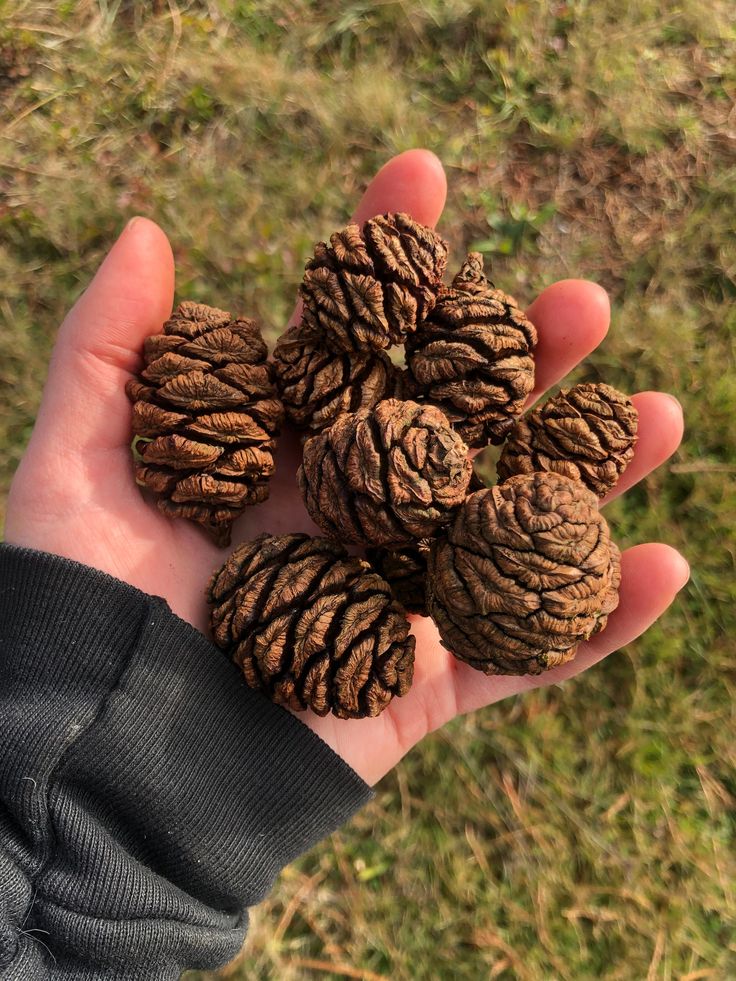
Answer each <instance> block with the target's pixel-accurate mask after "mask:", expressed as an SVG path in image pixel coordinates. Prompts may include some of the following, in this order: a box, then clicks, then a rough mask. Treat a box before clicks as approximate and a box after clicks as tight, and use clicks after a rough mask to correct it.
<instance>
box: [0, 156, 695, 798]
mask: <svg viewBox="0 0 736 981" xmlns="http://www.w3.org/2000/svg"><path fill="white" fill-rule="evenodd" d="M445 196H446V181H445V175H444V172H443V169H442V166H441V164H440V162H439V160H438V159H437V158H436V157H435V156H434V155H433V154H431V153H429V152H428V151H425V150H410V151H407V152H406V153H403V154H401V155H399V156H397V157H394V158H393V159H392V160H390V161H389V162H388V163H387V164H386V165H385V166H384V167H383V168H382V169H381V170H380V171H379V173H378V174H377V175H376V177H375V178H374V179H373V181H372V182H371V184H370V185H369V186H368V188H367V190H366V192H365V194H364V196H363V198H362V200H361V201H360V203H359V205H358V207H357V209H356V211H355V214H354V217H355V218H356V219H357V220H358V221H363V220H365V219H366V218H368V217H370V216H372V215H374V214H380V213H383V212H386V211H406V212H409V213H410V214H411V215H412V216H413V217H414V218H415V219H417V220H418V221H421V222H424V223H425V224H428V225H435V224H436V222H437V221H438V219H439V217H440V214H441V212H442V209H443V206H444V202H445ZM455 260H456V261H455V264H456V265H457V264H459V262H460V261H461V257H455ZM173 299H174V260H173V257H172V253H171V247H170V245H169V242H168V240H167V238H166V236H165V234H164V232H163V231H162V230H161V229H160V228H159V227H158V226H157V225H155V224H154V223H153V222H152V221H149V220H147V219H145V218H137V219H134V220H133V222H132V223H131V224H129V225H128V226H127V227H126V228H125V230H124V231H123V233H122V234H121V236H120V238H119V239H118V240H117V242H116V243H115V245H114V246H113V247H112V249H111V251H110V253H109V254H108V256H107V258H106V259H105V261H104V262H103V263H102V265H101V267H100V269H99V270H98V272H97V274H96V276H95V278H94V279H93V281H92V282H91V283H90V285H89V287H88V288H87V290H86V291H85V293H84V294H83V295H82V296H81V297H80V299H79V300H78V301H77V303H76V305H75V306H74V308H73V309H72V310H71V312H70V313H69V314H68V316H67V317H66V319H65V320H64V323H63V324H62V325H61V328H60V330H59V335H58V339H57V343H56V347H55V349H54V354H53V358H52V362H51V366H50V370H49V375H48V380H47V383H46V387H45V390H44V395H43V402H42V405H41V409H40V411H39V414H38V419H37V422H36V426H35V428H34V431H33V436H32V438H31V441H30V444H29V446H28V449H27V451H26V454H25V456H24V457H23V460H22V462H21V464H20V466H19V468H18V471H17V473H16V475H15V478H14V480H13V483H12V486H11V489H10V496H9V500H8V508H7V521H6V541H8V542H10V543H12V544H16V545H24V546H28V547H30V548H35V549H40V550H42V551H46V552H52V553H54V554H57V555H62V556H66V557H68V558H70V559H75V560H76V561H78V562H82V563H84V564H86V565H89V566H93V567H94V568H97V569H101V570H103V571H104V572H108V573H110V574H111V575H113V576H116V577H117V578H118V579H122V580H124V581H125V582H127V583H130V584H131V585H133V586H136V587H138V588H139V589H141V590H143V591H144V592H147V593H152V594H154V595H157V596H163V597H164V598H165V599H166V601H167V602H168V604H169V606H170V607H171V609H172V610H173V611H174V613H176V614H177V615H178V616H180V617H181V618H182V619H184V620H186V621H188V622H189V623H191V624H193V625H194V626H195V627H197V628H198V629H199V630H201V631H203V632H204V633H207V608H206V604H205V600H204V586H205V584H206V581H207V578H208V577H209V575H210V574H211V572H213V571H214V570H215V569H216V568H217V567H218V566H219V565H220V564H221V563H222V562H223V561H224V559H225V557H226V556H227V554H228V550H227V549H218V548H216V547H215V546H214V545H213V544H212V542H211V541H210V540H209V539H208V538H207V536H206V534H205V533H204V532H203V531H202V530H201V529H200V528H198V527H196V526H194V525H192V524H190V523H189V522H187V521H182V520H179V521H171V520H170V519H168V518H166V517H164V516H163V515H162V514H160V513H159V512H158V511H157V510H156V508H155V507H154V506H152V503H151V501H150V500H149V499H145V498H144V497H143V495H142V494H141V492H140V490H139V488H138V487H137V486H136V484H135V480H134V478H133V470H132V464H131V453H130V441H131V435H130V405H129V403H128V401H127V398H126V396H125V392H124V386H125V381H126V379H127V378H128V377H129V376H130V374H131V373H133V372H135V371H136V370H137V369H138V367H139V365H140V354H139V352H140V350H141V347H142V344H143V340H144V338H145V337H146V336H147V335H148V334H153V333H157V332H158V331H159V330H160V328H161V325H162V324H163V322H164V321H165V320H166V319H167V318H168V316H169V314H170V312H171V309H172V305H173ZM519 299H521V298H519ZM233 312H234V313H236V312H237V313H242V314H245V315H247V313H248V311H246V310H239V311H233ZM527 313H528V315H529V317H530V318H531V320H532V321H533V322H534V324H535V325H536V327H537V330H538V333H539V344H538V347H537V350H536V353H535V360H536V381H537V384H536V388H535V391H534V393H533V395H532V397H531V399H530V405H531V404H532V402H533V401H535V400H536V399H538V398H539V397H540V396H541V395H542V394H543V393H544V392H545V391H546V390H547V389H548V388H549V387H550V386H551V385H554V384H556V383H558V382H560V381H561V380H562V379H564V377H565V376H566V375H567V374H568V372H569V371H570V370H571V369H572V368H574V367H575V365H576V364H578V362H580V361H581V360H582V359H583V358H585V357H586V356H587V355H588V354H589V353H590V352H591V351H593V350H594V349H595V348H596V347H597V346H598V345H599V344H600V343H601V341H602V340H603V338H604V337H605V335H606V333H607V331H608V326H609V315H610V308H609V302H608V297H607V296H606V293H605V292H604V291H603V290H602V289H601V288H600V287H599V286H596V285H595V284H594V283H590V282H586V281H584V280H574V279H568V280H564V281H562V282H558V283H555V284H553V285H551V286H549V287H548V288H547V289H545V290H544V291H543V292H542V293H541V294H540V295H539V296H538V297H537V299H536V300H535V301H534V302H533V303H532V304H531V306H530V307H529V308H528V310H527ZM634 402H635V404H636V407H637V409H638V411H639V441H638V444H637V447H636V453H635V455H634V458H633V460H632V461H631V463H630V464H629V466H628V468H627V469H626V471H625V473H624V474H623V476H622V478H621V480H620V482H619V484H618V486H617V487H616V488H615V490H614V492H613V493H612V494H611V495H609V498H608V499H607V500H610V499H611V498H613V497H615V496H617V495H619V494H621V493H623V492H624V491H626V490H627V489H628V488H629V487H631V486H632V485H633V484H635V483H637V482H638V481H640V480H641V479H642V478H644V477H646V475H647V474H649V473H650V472H651V471H652V470H654V469H655V468H656V467H658V466H659V465H660V464H661V463H663V462H664V461H665V460H666V459H667V458H668V457H669V456H670V455H671V454H672V453H674V451H675V450H676V449H677V447H678V445H679V443H680V439H681V437H682V428H683V423H682V412H681V410H680V406H679V403H678V402H677V400H676V399H674V398H673V397H672V396H669V395H666V394H664V393H659V392H641V393H639V394H638V395H636V396H634ZM299 453H300V450H299V442H298V439H297V438H296V436H294V435H293V434H285V436H284V437H283V438H282V440H281V443H280V447H279V451H278V455H277V470H276V475H275V477H274V479H273V481H272V488H271V496H270V499H269V501H268V502H267V503H265V504H263V505H261V506H259V507H257V508H253V509H251V510H250V511H248V512H247V513H246V514H245V515H244V516H243V517H242V518H240V519H239V521H238V522H237V523H236V525H235V529H234V535H233V545H235V544H237V543H238V542H240V541H244V540H247V539H250V538H253V537H255V536H256V535H257V534H260V533H261V532H263V531H267V532H271V533H274V534H283V533H286V532H291V531H307V532H310V533H312V534H319V530H318V529H317V528H316V527H315V526H314V525H313V524H312V522H311V520H310V518H309V517H308V515H307V513H306V511H305V509H304V506H303V504H302V502H301V499H300V497H299V493H298V491H297V487H296V481H295V473H296V468H297V466H298V462H299ZM604 503H605V502H604ZM613 533H614V536H615V528H614V529H613ZM688 576H689V569H688V565H687V562H686V561H685V559H684V558H683V557H682V556H681V555H680V554H679V553H678V552H677V551H675V549H673V548H671V547H670V546H668V545H664V544H658V543H652V542H650V543H647V544H642V545H636V546H634V547H633V548H630V549H628V550H627V551H625V552H624V554H623V561H622V582H621V598H620V604H619V607H618V609H617V610H616V612H615V613H614V614H613V615H612V616H611V617H610V619H609V622H608V625H607V627H606V629H605V630H604V631H603V632H602V633H600V634H599V635H597V636H596V637H595V638H593V639H592V640H591V641H589V642H588V643H586V644H583V645H582V646H581V647H580V648H579V651H578V654H577V657H576V658H575V660H574V661H572V662H571V663H569V664H567V665H564V666H563V667H561V668H557V669H555V670H553V671H549V672H547V673H546V674H543V675H541V676H538V677H493V676H491V677H487V676H485V675H483V674H482V673H480V672H478V671H475V670H473V669H472V668H470V667H468V666H467V665H465V664H462V663H461V662H459V661H457V660H456V659H455V658H454V657H453V656H452V655H451V654H449V653H448V652H447V651H446V650H445V649H444V648H443V647H442V646H441V644H440V642H439V637H438V635H437V631H436V630H435V628H434V625H433V624H432V622H431V621H430V620H427V619H424V618H421V617H411V618H410V619H411V621H412V631H413V632H414V634H415V635H416V638H417V650H416V665H415V673H414V684H413V686H412V688H411V690H410V691H409V693H408V694H407V695H406V696H404V697H403V698H396V699H394V700H393V701H392V702H391V704H390V705H389V707H388V708H387V709H386V711H384V712H383V714H382V715H380V716H379V717H378V718H375V719H362V720H360V721H354V720H349V721H343V720H338V719H335V718H334V717H333V716H327V717H325V718H319V717H318V716H316V715H314V714H313V713H312V712H304V713H300V715H299V717H300V718H301V720H302V721H303V722H304V723H305V724H306V725H307V726H309V727H310V728H311V729H313V730H314V731H315V732H316V733H317V734H318V735H319V736H320V737H321V738H322V739H323V740H324V741H325V742H326V743H328V744H329V745H330V746H331V747H332V749H334V750H335V752H336V753H338V754H339V755H340V756H341V757H343V759H344V760H346V761H347V763H349V764H350V766H351V767H353V769H354V770H356V771H357V773H359V774H360V776H361V777H363V779H364V780H366V781H367V782H368V783H369V784H373V783H375V782H376V781H377V780H379V779H380V778H381V777H382V776H383V775H384V774H385V773H387V772H388V771H389V770H390V769H391V768H392V767H393V766H394V765H395V764H396V763H397V762H398V761H399V760H400V759H401V757H402V756H403V755H404V754H405V753H406V752H408V750H409V749H411V747H412V746H414V745H415V744H416V743H418V742H419V741H420V740H421V739H423V738H424V737H425V736H426V735H427V734H428V733H429V732H432V731H433V730H435V729H438V728H439V727H440V726H443V725H444V724H445V723H447V722H448V721H450V720H451V719H452V718H454V717H455V716H456V715H458V714H463V713H466V712H472V711H475V710H477V709H480V708H482V707H483V706H487V705H491V704H492V703H493V702H497V701H499V700H500V699H503V698H508V697H510V696H518V695H520V694H523V693H524V692H526V691H530V690H531V689H533V688H537V687H540V686H543V685H548V684H556V683H559V682H561V681H563V680H565V679H568V678H572V677H573V676H574V675H577V674H580V673H581V672H582V671H585V670H587V669H588V668H590V667H592V665H594V664H595V663H596V662H597V661H600V660H601V659H602V658H604V657H606V656H607V655H608V654H610V653H612V652H614V651H617V650H619V649H620V648H622V647H624V646H625V645H626V644H628V643H630V642H631V641H632V640H634V639H635V638H636V637H638V636H639V635H640V634H641V633H643V632H644V631H645V630H646V629H647V628H648V627H649V626H650V625H651V624H652V623H653V622H654V621H655V620H656V619H657V617H659V616H660V615H661V614H662V613H663V612H664V611H665V610H666V609H667V607H668V606H669V605H670V603H671V602H672V601H673V599H674V598H675V596H676V594H677V592H678V591H679V590H680V589H681V588H682V587H683V586H684V585H685V583H686V582H687V579H688Z"/></svg>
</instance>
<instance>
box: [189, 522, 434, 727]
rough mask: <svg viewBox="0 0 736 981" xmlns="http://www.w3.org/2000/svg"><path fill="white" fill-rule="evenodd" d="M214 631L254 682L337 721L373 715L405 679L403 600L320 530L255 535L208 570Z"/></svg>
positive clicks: (408, 662) (410, 655) (410, 650)
mask: <svg viewBox="0 0 736 981" xmlns="http://www.w3.org/2000/svg"><path fill="white" fill-rule="evenodd" d="M208 598H209V601H210V603H211V604H212V612H211V625H212V633H213V635H214V638H215V642H216V643H217V645H218V647H220V648H221V649H222V650H223V651H225V652H226V653H227V654H228V655H229V656H230V657H231V658H232V659H233V661H235V663H236V664H238V665H240V667H241V668H242V670H243V674H244V675H245V679H246V681H247V682H248V684H249V685H250V687H251V688H256V689H260V690H261V691H263V692H265V693H266V695H267V696H268V697H269V698H270V699H271V700H272V701H274V702H276V703H277V704H279V705H286V706H288V707H289V708H291V709H295V710H297V711H299V710H303V709H306V708H311V709H313V710H314V711H315V712H316V713H317V715H327V713H328V712H330V711H332V712H333V713H334V714H335V715H336V716H338V718H340V719H362V718H365V717H366V716H374V715H379V714H380V713H381V712H382V711H383V710H384V709H385V708H386V706H387V705H388V703H389V702H390V701H391V699H392V698H393V697H394V696H395V695H398V696H400V695H404V694H406V692H407V691H408V690H409V688H410V687H411V682H412V677H413V672H414V645H415V641H414V637H412V636H410V635H409V624H408V621H407V619H406V616H405V614H404V610H403V608H402V607H401V606H400V605H399V604H398V603H397V602H396V601H395V600H394V599H393V597H392V596H391V590H390V588H389V586H388V583H386V582H385V581H384V580H383V579H381V577H380V576H378V575H377V574H376V573H375V572H373V570H372V569H371V568H370V566H369V565H368V563H367V562H364V561H363V560H362V559H357V558H349V557H348V555H347V553H346V552H345V550H344V549H342V548H341V547H340V546H339V545H336V544H334V543H333V542H330V541H328V540H327V539H325V538H310V537H309V536H308V535H282V536H280V537H274V536H272V535H261V536H260V537H259V538H256V539H255V541H252V542H246V543H245V544H243V545H241V546H239V547H238V548H236V549H235V551H234V552H233V553H232V555H231V556H230V558H229V559H228V560H227V562H226V563H225V565H223V567H222V568H221V569H220V570H219V571H218V572H217V573H215V575H214V576H213V577H212V579H211V580H210V584H209V590H208Z"/></svg>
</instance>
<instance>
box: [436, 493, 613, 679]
mask: <svg viewBox="0 0 736 981" xmlns="http://www.w3.org/2000/svg"><path fill="white" fill-rule="evenodd" d="M427 576H428V582H429V590H428V593H429V595H428V605H429V612H430V615H431V616H432V618H433V619H434V621H435V623H436V624H437V627H438V628H439V631H440V636H441V638H442V643H443V644H444V645H445V646H446V647H447V649H448V650H451V651H452V653H453V654H454V655H455V657H457V658H459V660H461V661H465V662H467V663H468V664H470V665H472V666H473V667H474V668H478V669H479V670H481V671H483V672H484V673H485V674H540V673H541V672H542V671H546V670H547V669H548V668H552V667H554V666H555V665H558V664H564V663H565V661H569V660H571V659H572V658H573V657H574V656H575V651H576V650H577V646H578V644H579V643H580V642H581V641H584V640H587V639H588V637H590V636H591V635H592V634H594V633H596V632H597V631H599V630H602V629H603V627H604V626H605V623H606V620H607V618H608V615H609V613H611V612H612V611H613V610H615V608H616V606H617V604H618V587H619V582H620V553H619V550H618V548H617V547H616V545H615V543H614V542H612V541H611V538H610V534H609V530H608V525H607V524H606V521H605V519H604V518H603V516H602V515H601V514H600V512H599V511H598V501H597V499H596V497H595V495H594V494H592V493H591V492H590V491H589V490H587V489H586V488H585V487H584V486H583V485H582V484H581V483H580V482H579V481H573V480H570V479H569V478H568V477H563V476H560V475H558V474H552V473H535V474H529V475H525V476H521V477H512V478H511V479H510V480H509V481H508V482H507V483H505V484H502V485H500V486H497V487H492V488H489V489H488V490H482V491H478V492H477V493H476V494H471V495H470V497H468V498H467V500H466V501H465V503H464V504H463V506H462V507H461V508H460V509H459V510H458V512H457V516H456V518H455V520H454V522H453V523H452V525H451V526H450V528H449V529H448V531H447V532H446V533H445V534H444V535H442V537H440V538H438V539H437V541H436V542H435V544H434V545H433V547H432V550H431V552H430V555H429V562H428V570H427Z"/></svg>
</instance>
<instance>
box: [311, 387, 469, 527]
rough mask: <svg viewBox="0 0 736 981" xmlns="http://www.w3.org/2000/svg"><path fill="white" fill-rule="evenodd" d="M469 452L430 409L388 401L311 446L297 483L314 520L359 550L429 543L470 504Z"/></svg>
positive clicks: (344, 419) (340, 423) (343, 419)
mask: <svg viewBox="0 0 736 981" xmlns="http://www.w3.org/2000/svg"><path fill="white" fill-rule="evenodd" d="M466 454H467V447H466V445H465V444H464V443H463V441H462V440H461V439H460V437H459V436H458V434H457V433H456V432H453V430H452V429H451V428H450V424H449V423H448V421H447V417H446V416H444V415H443V414H442V412H440V410H439V409H437V408H435V407H434V406H431V405H418V404H417V403H416V402H402V401H401V400H399V399H386V400H385V401H383V402H379V403H378V405H377V406H376V407H375V409H361V410H360V411H359V412H354V413H350V414H348V415H344V416H340V418H339V419H338V420H337V421H336V422H334V423H333V424H332V426H330V428H329V429H326V430H325V431H324V432H322V433H320V434H319V435H317V436H313V437H312V438H311V439H308V440H307V442H306V443H305V444H304V459H303V462H302V465H301V467H300V468H299V473H298V477H297V479H298V481H299V487H300V489H301V492H302V495H303V497H304V501H305V503H306V505H307V510H308V511H309V514H310V515H311V517H312V520H313V521H314V522H315V523H316V524H317V525H319V527H320V528H321V529H322V530H323V531H324V532H325V533H326V534H328V535H330V537H332V538H336V539H337V540H338V541H341V542H352V543H354V544H358V545H376V546H380V545H404V544H407V543H409V542H411V541H413V540H414V539H419V538H430V537H432V536H433V535H434V533H435V532H436V530H437V528H439V527H440V526H441V525H445V524H447V523H448V522H449V521H450V519H451V517H452V513H453V511H454V509H455V508H456V507H458V506H459V505H460V504H461V503H462V501H463V500H464V499H465V494H466V491H467V488H468V483H469V481H470V475H471V473H472V466H471V464H470V462H469V461H468V459H467V456H466Z"/></svg>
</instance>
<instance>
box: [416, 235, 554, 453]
mask: <svg viewBox="0 0 736 981" xmlns="http://www.w3.org/2000/svg"><path fill="white" fill-rule="evenodd" d="M536 343H537V332H536V330H535V328H534V325H533V324H532V323H531V321H530V320H527V318H526V317H525V316H524V314H523V313H522V312H521V311H520V310H519V309H518V307H517V305H516V301H515V300H514V299H513V298H512V297H510V296H507V295H506V294H505V293H502V292H501V291H500V290H497V289H494V287H493V286H492V285H491V283H489V282H488V280H487V279H486V278H485V276H484V275H483V259H482V257H481V255H480V253H478V252H471V253H470V255H469V256H468V258H467V259H466V260H465V263H464V265H463V267H462V269H461V270H460V272H459V273H458V274H457V276H455V279H454V280H453V282H452V286H451V287H450V288H449V289H444V290H442V291H441V292H440V294H439V296H438V298H437V302H436V303H435V306H434V309H433V310H432V312H431V313H430V314H429V316H428V318H427V319H426V320H425V321H424V323H423V324H422V325H421V326H420V327H419V328H418V329H417V331H416V332H415V333H414V334H411V335H410V336H409V337H408V338H407V341H406V363H407V367H408V369H409V375H410V392H411V394H412V396H413V397H415V398H419V399H426V400H427V401H428V402H431V403H432V404H434V405H437V406H439V407H440V408H441V409H442V411H443V412H445V413H446V414H447V416H448V418H449V419H450V422H451V423H452V424H453V426H454V428H455V429H456V430H457V431H458V432H459V433H460V435H461V436H462V438H463V439H464V440H465V442H466V443H467V444H468V446H475V447H478V446H485V445H486V444H487V443H500V442H502V440H503V439H505V437H506V433H507V432H508V430H509V428H510V427H511V426H512V424H513V422H514V419H515V418H516V416H518V414H519V413H520V412H521V411H522V409H523V408H524V403H525V402H526V399H527V396H528V395H529V393H530V392H531V390H532V389H533V388H534V359H533V358H532V355H531V352H532V350H533V348H534V346H535V345H536Z"/></svg>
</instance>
